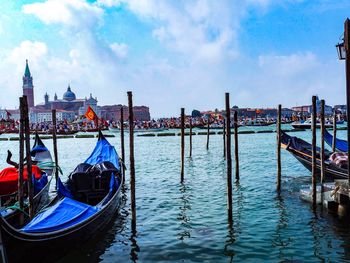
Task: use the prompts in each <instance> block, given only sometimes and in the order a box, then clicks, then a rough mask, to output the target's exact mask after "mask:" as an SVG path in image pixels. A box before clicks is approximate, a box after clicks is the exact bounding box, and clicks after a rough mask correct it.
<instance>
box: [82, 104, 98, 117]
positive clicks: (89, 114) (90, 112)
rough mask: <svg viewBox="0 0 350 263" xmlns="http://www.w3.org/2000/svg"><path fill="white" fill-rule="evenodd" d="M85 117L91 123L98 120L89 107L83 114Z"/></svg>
mask: <svg viewBox="0 0 350 263" xmlns="http://www.w3.org/2000/svg"><path fill="white" fill-rule="evenodd" d="M85 117H86V118H88V119H89V120H91V121H96V120H98V117H97V115H96V113H95V112H94V110H93V109H92V108H91V107H90V106H89V107H88V108H87V110H86V112H85Z"/></svg>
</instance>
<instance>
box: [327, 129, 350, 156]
mask: <svg viewBox="0 0 350 263" xmlns="http://www.w3.org/2000/svg"><path fill="white" fill-rule="evenodd" d="M324 140H325V142H326V143H327V144H328V145H329V146H331V147H332V144H333V135H332V134H330V133H329V132H328V131H327V130H325V133H324ZM335 148H336V149H337V150H338V151H340V152H347V151H348V142H347V141H346V140H341V139H335Z"/></svg>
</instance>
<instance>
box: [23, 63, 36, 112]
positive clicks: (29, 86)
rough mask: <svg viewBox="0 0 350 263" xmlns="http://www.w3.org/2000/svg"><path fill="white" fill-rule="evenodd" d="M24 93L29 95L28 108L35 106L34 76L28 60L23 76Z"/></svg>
mask: <svg viewBox="0 0 350 263" xmlns="http://www.w3.org/2000/svg"><path fill="white" fill-rule="evenodd" d="M22 88H23V95H25V96H27V101H28V108H31V107H33V106H34V86H33V77H32V75H31V74H30V70H29V66H28V60H26V69H25V71H24V76H23V86H22Z"/></svg>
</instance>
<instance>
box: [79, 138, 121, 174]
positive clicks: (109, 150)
mask: <svg viewBox="0 0 350 263" xmlns="http://www.w3.org/2000/svg"><path fill="white" fill-rule="evenodd" d="M118 160H119V156H118V154H117V152H116V150H115V149H114V147H113V146H112V145H111V144H110V143H109V142H108V141H107V140H106V139H104V138H101V139H99V140H98V141H97V143H96V146H95V149H94V150H93V152H92V153H91V155H90V156H89V158H87V159H86V161H85V163H88V164H91V165H94V164H97V163H102V162H105V161H109V162H111V163H113V164H114V166H115V168H117V169H118V170H120V166H119V162H118Z"/></svg>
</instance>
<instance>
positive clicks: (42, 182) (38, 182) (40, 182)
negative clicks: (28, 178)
mask: <svg viewBox="0 0 350 263" xmlns="http://www.w3.org/2000/svg"><path fill="white" fill-rule="evenodd" d="M47 182H48V178H47V174H46V173H44V174H43V175H42V176H41V178H39V179H35V178H34V176H33V185H34V195H37V194H38V193H39V192H40V191H41V190H42V189H43V188H44V187H45V186H46V184H47Z"/></svg>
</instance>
